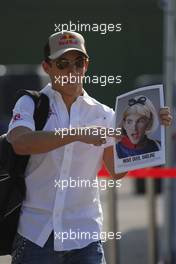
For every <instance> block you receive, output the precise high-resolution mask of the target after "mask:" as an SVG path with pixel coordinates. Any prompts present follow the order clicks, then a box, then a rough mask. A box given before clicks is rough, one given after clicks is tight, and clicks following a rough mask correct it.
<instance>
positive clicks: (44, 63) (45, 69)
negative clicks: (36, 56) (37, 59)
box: [42, 61, 51, 74]
mask: <svg viewBox="0 0 176 264" xmlns="http://www.w3.org/2000/svg"><path fill="white" fill-rule="evenodd" d="M42 67H43V70H44V71H45V72H46V73H47V74H49V72H50V67H51V66H50V64H49V63H47V62H46V61H42Z"/></svg>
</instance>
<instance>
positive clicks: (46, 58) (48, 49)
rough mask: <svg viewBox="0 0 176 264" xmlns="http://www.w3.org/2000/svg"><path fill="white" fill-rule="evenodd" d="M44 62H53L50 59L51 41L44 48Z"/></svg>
mask: <svg viewBox="0 0 176 264" xmlns="http://www.w3.org/2000/svg"><path fill="white" fill-rule="evenodd" d="M43 51H44V60H45V61H46V62H47V63H49V62H50V61H51V59H50V58H49V55H50V47H49V40H48V41H47V43H46V44H45V46H44V50H43Z"/></svg>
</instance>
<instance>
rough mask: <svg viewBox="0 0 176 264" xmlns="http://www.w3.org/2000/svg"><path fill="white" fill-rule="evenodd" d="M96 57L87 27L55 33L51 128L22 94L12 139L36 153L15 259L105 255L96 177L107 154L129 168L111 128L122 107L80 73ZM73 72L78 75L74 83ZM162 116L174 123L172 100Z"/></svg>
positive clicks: (46, 64)
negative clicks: (116, 153)
mask: <svg viewBox="0 0 176 264" xmlns="http://www.w3.org/2000/svg"><path fill="white" fill-rule="evenodd" d="M88 58H89V57H88V54H87V51H86V49H85V43H84V39H83V37H82V36H81V35H80V34H78V33H76V32H69V31H64V32H62V33H61V32H59V33H55V34H53V35H51V36H50V37H49V40H48V43H47V44H46V46H45V59H44V61H43V63H42V65H43V68H44V70H45V72H46V73H47V74H48V75H49V77H50V79H51V83H50V84H48V85H47V86H46V87H45V88H44V89H43V90H42V91H41V92H42V93H45V94H46V95H47V96H48V97H49V101H50V111H49V116H48V120H47V122H46V125H45V127H44V129H43V131H35V123H34V119H33V112H34V103H33V101H32V99H31V98H30V97H29V96H26V95H25V96H23V97H21V98H20V99H19V100H18V102H17V103H16V105H15V108H14V110H13V118H12V120H11V123H10V124H9V131H8V140H9V141H10V142H11V143H12V145H13V148H14V150H15V152H16V153H17V154H20V155H31V156H30V160H29V162H28V165H27V168H26V172H25V182H26V186H27V195H26V199H25V200H24V202H23V205H22V208H21V213H20V220H19V226H18V233H17V235H16V238H15V241H14V246H13V252H12V263H13V264H20V263H25V264H38V263H40V262H41V263H42V264H49V263H52V264H56V263H57V264H62V263H65V264H102V263H105V260H104V253H103V249H102V244H101V228H102V209H101V205H100V201H99V191H98V188H97V185H96V186H95V184H93V183H95V180H96V175H97V172H98V171H99V169H100V168H101V165H102V161H104V163H105V165H106V166H107V169H108V170H109V172H110V173H111V175H112V176H113V177H114V178H116V179H119V178H121V177H123V176H124V175H125V174H115V172H114V161H113V146H112V145H113V138H112V137H108V136H107V130H105V128H107V129H108V128H113V118H114V111H113V110H112V109H111V108H109V107H108V106H106V105H103V104H101V103H100V102H98V101H96V100H95V99H93V98H91V97H90V96H89V95H88V94H87V93H86V91H85V90H84V89H83V84H82V81H80V77H84V75H85V73H86V71H87V68H88ZM71 76H74V77H75V78H76V79H75V80H76V81H75V82H74V83H73V81H72V80H71ZM160 117H161V121H162V123H163V124H164V125H166V126H167V125H169V124H170V122H171V117H170V112H169V110H168V109H167V108H164V109H162V110H161V112H160ZM79 128H81V130H80V129H79ZM87 128H88V129H87ZM95 129H96V131H98V132H97V133H95ZM102 131H104V132H106V133H102ZM63 133H64V135H63Z"/></svg>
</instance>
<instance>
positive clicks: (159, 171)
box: [98, 165, 176, 179]
mask: <svg viewBox="0 0 176 264" xmlns="http://www.w3.org/2000/svg"><path fill="white" fill-rule="evenodd" d="M98 176H99V177H110V174H109V172H108V171H107V169H106V167H105V166H104V165H103V166H102V168H101V170H100V171H99V173H98ZM127 177H130V178H138V179H144V178H155V179H159V178H176V168H161V167H155V168H145V169H138V170H133V171H130V172H128V174H127Z"/></svg>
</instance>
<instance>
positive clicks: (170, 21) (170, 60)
mask: <svg viewBox="0 0 176 264" xmlns="http://www.w3.org/2000/svg"><path fill="white" fill-rule="evenodd" d="M174 28H175V0H165V1H164V87H165V96H166V105H168V106H170V107H171V108H172V105H173V102H172V98H173V85H174V66H175V65H174V63H175V61H174V45H176V43H175V36H174V34H175V33H174ZM171 145H172V142H171V129H167V132H166V166H167V167H171V166H172V161H171ZM172 181H173V180H171V179H166V180H164V215H165V222H164V239H163V253H164V259H165V261H166V262H167V263H168V264H171V263H172V251H171V247H172V230H171V228H172V209H173V208H172V184H173V183H172Z"/></svg>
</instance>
